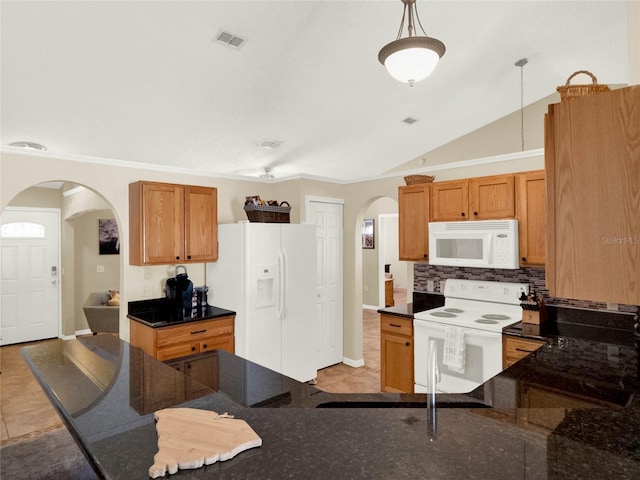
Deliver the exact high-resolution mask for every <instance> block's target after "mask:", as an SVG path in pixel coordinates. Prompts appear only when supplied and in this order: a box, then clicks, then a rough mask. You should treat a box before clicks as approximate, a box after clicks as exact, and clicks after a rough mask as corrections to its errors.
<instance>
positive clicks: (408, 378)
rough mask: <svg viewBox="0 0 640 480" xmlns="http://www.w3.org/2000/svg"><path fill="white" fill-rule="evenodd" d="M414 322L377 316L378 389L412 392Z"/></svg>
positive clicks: (400, 318)
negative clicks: (378, 336)
mask: <svg viewBox="0 0 640 480" xmlns="http://www.w3.org/2000/svg"><path fill="white" fill-rule="evenodd" d="M413 385H414V377H413V319H412V318H403V317H397V316H394V315H385V314H382V315H380V390H381V391H383V392H400V393H412V392H413Z"/></svg>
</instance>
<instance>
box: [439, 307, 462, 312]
mask: <svg viewBox="0 0 640 480" xmlns="http://www.w3.org/2000/svg"><path fill="white" fill-rule="evenodd" d="M444 311H445V312H449V313H462V312H464V310H462V309H460V308H445V309H444Z"/></svg>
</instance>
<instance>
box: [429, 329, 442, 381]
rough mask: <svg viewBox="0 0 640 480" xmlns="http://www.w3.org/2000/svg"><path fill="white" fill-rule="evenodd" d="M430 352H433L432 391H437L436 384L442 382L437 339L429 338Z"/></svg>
mask: <svg viewBox="0 0 640 480" xmlns="http://www.w3.org/2000/svg"><path fill="white" fill-rule="evenodd" d="M429 352H430V353H431V361H430V362H429V367H430V370H431V371H430V372H429V380H430V382H429V383H430V387H431V393H436V384H438V383H440V369H439V368H438V344H437V343H436V341H435V340H429Z"/></svg>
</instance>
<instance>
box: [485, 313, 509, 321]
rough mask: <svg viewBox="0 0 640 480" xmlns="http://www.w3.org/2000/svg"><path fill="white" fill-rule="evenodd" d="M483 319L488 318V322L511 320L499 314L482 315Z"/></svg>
mask: <svg viewBox="0 0 640 480" xmlns="http://www.w3.org/2000/svg"><path fill="white" fill-rule="evenodd" d="M482 318H486V319H487V320H509V317H508V316H507V315H500V314H497V313H487V314H486V315H482Z"/></svg>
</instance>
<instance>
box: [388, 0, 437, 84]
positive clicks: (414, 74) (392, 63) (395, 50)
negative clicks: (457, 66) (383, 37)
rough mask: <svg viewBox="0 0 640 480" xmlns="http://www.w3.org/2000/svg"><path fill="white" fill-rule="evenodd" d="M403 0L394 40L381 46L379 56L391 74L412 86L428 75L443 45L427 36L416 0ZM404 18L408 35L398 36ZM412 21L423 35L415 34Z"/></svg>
mask: <svg viewBox="0 0 640 480" xmlns="http://www.w3.org/2000/svg"><path fill="white" fill-rule="evenodd" d="M402 3H404V10H403V12H402V20H401V22H400V29H399V30H398V36H397V38H396V39H395V40H394V41H393V42H391V43H388V44H387V45H385V46H384V47H382V50H380V53H378V60H380V63H381V64H383V65H384V66H385V68H386V69H387V71H388V72H389V74H390V75H391V76H392V77H393V78H395V79H396V80H398V81H400V82H403V83H408V84H409V85H411V86H413V84H414V83H416V82H419V81H420V80H424V79H425V78H427V77H428V76H429V75H431V72H433V69H434V68H436V65H437V64H438V61H439V60H440V58H441V57H442V56H443V55H444V52H445V50H446V49H445V46H444V43H442V42H441V41H440V40H438V39H435V38H431V37H428V36H427V34H426V33H425V31H424V28H422V24H421V23H420V18H419V17H418V10H417V8H416V0H402ZM405 19H406V20H407V32H408V36H406V37H404V38H400V37H402V32H403V30H404V22H405ZM414 22H417V25H419V26H420V30H422V33H423V34H424V36H419V35H416V30H415V23H414Z"/></svg>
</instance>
